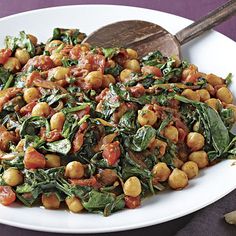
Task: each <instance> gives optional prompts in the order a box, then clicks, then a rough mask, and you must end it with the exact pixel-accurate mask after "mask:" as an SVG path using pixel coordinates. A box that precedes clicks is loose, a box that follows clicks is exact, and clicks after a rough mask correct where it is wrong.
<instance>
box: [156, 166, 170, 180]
mask: <svg viewBox="0 0 236 236" xmlns="http://www.w3.org/2000/svg"><path fill="white" fill-rule="evenodd" d="M170 173H171V171H170V169H169V167H168V166H167V165H166V163H165V162H159V163H157V164H156V165H155V166H154V167H153V169H152V174H153V177H154V178H155V179H157V180H158V181H160V182H163V181H166V180H167V179H168V177H169V175H170Z"/></svg>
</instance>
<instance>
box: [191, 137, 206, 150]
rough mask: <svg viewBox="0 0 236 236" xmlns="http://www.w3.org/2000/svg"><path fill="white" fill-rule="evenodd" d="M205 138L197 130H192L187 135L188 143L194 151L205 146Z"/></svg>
mask: <svg viewBox="0 0 236 236" xmlns="http://www.w3.org/2000/svg"><path fill="white" fill-rule="evenodd" d="M204 144H205V138H204V137H203V135H201V134H200V133H197V132H190V133H189V134H188V135H187V145H188V147H189V148H190V149H191V150H192V151H198V150H200V149H202V148H203V146H204Z"/></svg>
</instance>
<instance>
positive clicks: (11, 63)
mask: <svg viewBox="0 0 236 236" xmlns="http://www.w3.org/2000/svg"><path fill="white" fill-rule="evenodd" d="M3 67H4V68H5V69H7V70H9V71H11V72H17V71H19V70H20V69H21V64H20V61H19V59H17V58H15V57H9V58H8V60H7V62H6V63H5V64H4V65H3Z"/></svg>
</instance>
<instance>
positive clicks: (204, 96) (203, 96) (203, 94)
mask: <svg viewBox="0 0 236 236" xmlns="http://www.w3.org/2000/svg"><path fill="white" fill-rule="evenodd" d="M197 93H198V94H199V95H200V101H201V102H205V101H206V100H208V99H210V98H211V96H210V93H209V92H208V91H207V90H206V89H200V90H197Z"/></svg>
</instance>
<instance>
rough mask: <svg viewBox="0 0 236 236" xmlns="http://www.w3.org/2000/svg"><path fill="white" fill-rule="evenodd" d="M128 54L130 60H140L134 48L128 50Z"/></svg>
mask: <svg viewBox="0 0 236 236" xmlns="http://www.w3.org/2000/svg"><path fill="white" fill-rule="evenodd" d="M126 52H127V53H128V56H129V58H130V59H137V58H138V53H137V51H135V50H134V49H132V48H127V49H126Z"/></svg>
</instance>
